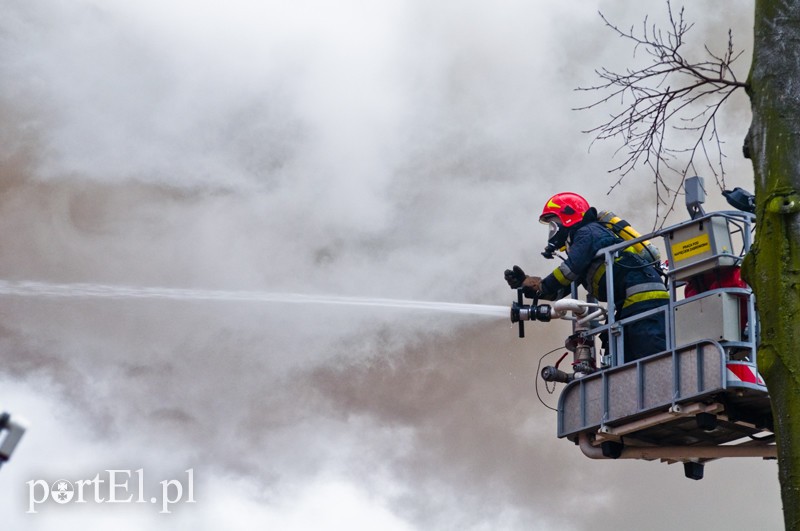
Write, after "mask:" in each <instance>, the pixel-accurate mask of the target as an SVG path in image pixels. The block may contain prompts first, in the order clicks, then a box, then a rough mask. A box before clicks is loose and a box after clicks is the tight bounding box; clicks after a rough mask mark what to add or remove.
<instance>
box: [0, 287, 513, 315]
mask: <svg viewBox="0 0 800 531" xmlns="http://www.w3.org/2000/svg"><path fill="white" fill-rule="evenodd" d="M0 295H12V296H20V297H46V298H60V297H77V298H104V299H164V300H184V301H220V302H254V303H282V304H315V305H319V304H334V305H343V306H362V307H381V308H395V309H407V310H423V311H438V312H447V313H458V314H466V315H477V316H487V317H502V316H505V315H507V312H508V309H507V307H506V306H492V305H488V304H465V303H456V302H435V301H414V300H403V299H382V298H368V297H340V296H335V295H317V294H315V295H306V294H300V293H272V292H266V291H230V290H202V289H188V288H164V287H140V286H124V285H110V284H86V283H74V284H58V283H50V282H35V281H8V280H0Z"/></svg>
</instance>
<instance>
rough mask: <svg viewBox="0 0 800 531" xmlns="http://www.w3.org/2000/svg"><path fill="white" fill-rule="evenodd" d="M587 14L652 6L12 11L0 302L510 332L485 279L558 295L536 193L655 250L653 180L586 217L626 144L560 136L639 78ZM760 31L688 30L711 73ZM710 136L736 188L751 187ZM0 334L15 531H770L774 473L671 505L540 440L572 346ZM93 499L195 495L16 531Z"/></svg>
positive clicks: (10, 308) (665, 487)
mask: <svg viewBox="0 0 800 531" xmlns="http://www.w3.org/2000/svg"><path fill="white" fill-rule="evenodd" d="M597 9H600V10H602V11H603V12H604V13H606V14H607V15H608V16H609V18H612V19H615V20H619V23H620V25H622V26H627V25H631V24H639V23H640V22H641V21H642V19H643V17H644V15H646V14H648V13H651V14H652V16H653V17H654V18H656V17H660V16H663V12H664V11H665V5H664V4H663V3H662V2H655V1H652V2H645V3H640V2H623V3H620V2H600V3H599V4H598V5H594V6H587V5H586V3H585V2H578V1H570V2H560V3H558V5H538V4H532V3H530V2H523V1H520V0H501V1H499V2H493V3H492V4H491V6H488V5H487V4H486V3H485V2H477V1H472V0H470V1H466V2H465V1H444V2H435V3H431V2H413V1H412V2H403V1H400V0H382V1H380V2H362V1H359V0H347V1H344V2H336V3H335V5H334V4H329V3H326V2H319V1H315V0H301V1H295V2H291V3H286V2H274V1H269V2H258V1H255V0H234V1H229V2H225V3H224V5H222V4H221V3H219V2H211V1H191V2H190V1H187V0H170V1H169V2H163V1H161V2H157V1H153V0H143V1H140V2H136V3H131V2H123V1H119V0H104V1H102V2H100V1H96V0H95V1H93V0H77V1H73V2H60V1H57V0H38V1H35V2H31V1H28V0H6V1H5V2H4V9H3V17H2V18H0V42H2V46H0V76H2V79H3V83H2V84H0V140H1V141H2V142H0V248H2V249H3V252H2V253H0V278H2V279H4V280H9V281H21V280H31V281H42V282H58V283H73V282H80V283H92V282H97V283H103V284H112V285H114V284H120V285H134V286H161V287H171V288H187V289H191V288H195V289H220V290H257V291H274V292H280V293H300V294H308V295H314V294H321V295H338V296H358V297H381V298H397V299H413V300H425V301H451V302H464V303H473V304H490V305H502V304H506V303H508V302H510V301H511V299H512V296H513V293H512V292H510V291H509V290H508V289H507V287H506V286H505V284H504V282H503V280H502V277H501V273H502V271H503V270H504V269H505V268H506V267H508V266H510V265H512V264H514V263H518V264H520V265H521V266H522V267H523V268H525V269H526V270H528V271H529V273H537V272H540V273H543V272H546V271H547V270H548V269H550V268H552V267H553V263H552V262H547V261H545V260H544V259H543V258H541V257H540V256H539V249H540V247H542V245H543V243H544V239H545V234H544V231H543V229H541V228H540V227H539V226H538V224H536V223H535V218H536V214H537V212H536V210H537V208H540V205H541V202H542V199H543V198H545V197H546V196H548V195H550V194H552V193H554V192H557V191H560V190H566V189H570V190H574V191H580V192H581V193H582V194H584V195H585V196H586V197H587V198H589V199H590V201H591V202H592V203H594V204H598V205H603V206H609V207H612V208H614V209H615V210H617V211H619V212H620V213H623V215H624V216H625V217H626V218H627V219H628V220H630V221H631V222H632V223H633V224H634V225H636V226H639V227H644V229H643V230H645V229H646V228H648V225H650V224H652V222H653V219H652V209H651V208H650V207H648V206H646V205H650V204H652V201H653V198H652V185H651V184H650V183H649V182H648V181H647V179H643V178H639V177H642V176H643V175H632V176H629V177H628V178H626V181H625V186H623V187H619V188H616V189H615V190H614V192H613V193H612V194H611V195H610V196H609V195H607V192H608V190H609V188H610V186H611V185H612V184H613V182H614V181H615V180H616V177H615V176H613V175H611V176H606V174H605V168H606V167H612V166H613V162H609V161H611V160H612V157H613V153H614V150H615V149H616V146H611V145H608V146H606V145H601V144H597V145H595V146H594V147H592V150H591V152H589V150H588V149H589V143H590V138H589V137H587V136H586V135H582V134H581V130H585V129H588V128H590V127H592V126H593V125H596V123H597V122H598V121H600V120H602V119H603V116H604V114H603V112H604V111H603V110H602V109H598V110H596V111H593V112H587V113H576V112H573V111H572V110H571V109H572V108H574V107H577V106H580V105H581V97H582V96H581V95H579V94H575V93H574V92H572V90H573V89H574V88H575V87H577V86H580V85H584V86H585V85H589V84H592V82H593V77H592V71H593V69H594V68H596V67H599V66H602V65H608V66H609V67H612V66H614V65H625V64H627V62H628V61H630V60H631V57H630V55H631V51H630V50H629V49H627V48H624V47H621V46H620V44H621V43H619V42H618V41H616V40H614V39H613V38H612V37H611V35H610V33H609V32H608V31H607V30H604V28H603V27H602V22H601V20H600V19H599V17H598V16H597V14H596V10H597ZM751 10H752V6H750V3H749V2H745V1H744V0H742V1H737V2H734V3H732V4H730V5H729V7H728V9H727V10H726V12H725V17H724V18H722V17H721V15H719V14H718V12H719V10H718V6H717V5H716V4H715V3H712V2H700V3H697V5H692V6H691V7H690V8H689V11H688V13H687V14H688V16H690V17H693V18H696V19H697V26H696V27H695V28H694V29H693V30H692V35H693V36H694V38H696V39H698V42H697V44H698V45H702V44H703V42H709V43H713V42H720V41H719V38H720V35H721V36H722V37H721V38H722V39H726V31H725V30H727V28H728V27H729V26H732V27H734V33H735V35H742V36H743V39H745V38H749V32H751V13H750V11H751ZM729 18H730V20H729ZM721 27H724V30H721V29H720V28H721ZM706 36H709V38H708V39H706V38H705V37H706ZM723 42H724V40H723ZM740 44H741V45H742V46H746V45H747V43H746V42H742V43H740ZM744 62H745V63H746V58H745V60H744ZM746 67H747V65H746V64H743V65H742V68H744V69H746ZM744 76H746V70H745V71H744V72H743V74H742V77H744ZM731 109H732V110H731V111H730V114H729V115H728V116H730V117H732V118H730V119H728V120H727V121H726V122H725V128H726V130H725V132H726V135H727V136H726V137H727V138H728V139H729V141H730V144H731V146H736V147H732V148H731V149H730V153H731V163H730V165H729V169H731V176H730V179H731V180H732V181H734V182H729V185H730V186H734V185H738V186H743V187H748V182H749V181H750V176H751V173H750V169H749V167H748V165H747V163H746V161H738V152H739V148H738V146H739V142H740V139H741V138H743V136H744V134H745V132H746V130H747V126H748V125H749V117H748V115H747V107H746V101H738V102H735V103H734V105H733V106H732V107H731ZM709 195H713V194H712V193H711V192H709ZM712 201H713V200H712ZM676 216H678V217H677V219H681V214H680V213H677V214H676ZM0 311H1V312H2V313H1V314H0V315H2V320H1V321H0V359H1V360H2V371H1V372H0V377H2V380H0V406H2V407H3V409H4V410H8V411H11V412H13V413H15V414H19V415H22V416H24V417H26V418H28V419H29V420H30V422H31V428H30V430H29V432H28V433H27V434H26V435H25V438H24V439H23V441H22V443H21V444H20V447H19V449H18V452H17V453H16V454H15V455H14V457H13V459H12V460H11V461H10V462H9V463H8V464H7V465H6V466H5V467H4V468H3V469H2V470H0V485H2V487H1V488H2V492H3V493H4V497H3V498H0V508H2V513H3V514H4V515H6V516H5V517H6V520H7V521H9V522H10V525H9V527H10V528H19V529H22V528H26V529H54V528H56V527H58V529H78V528H80V529H85V528H95V529H101V528H104V527H106V528H107V527H110V526H112V525H113V527H114V528H115V529H126V528H129V529H142V528H147V529H177V528H189V527H191V528H195V529H219V528H220V527H223V526H225V527H228V528H231V529H252V528H254V527H259V528H264V529H298V530H299V529H309V528H314V529H345V528H346V529H397V530H409V529H474V530H480V529H509V530H515V529H542V530H552V529H559V530H561V529H574V530H583V529H626V528H627V529H630V528H639V527H647V528H648V529H664V530H666V529H673V528H674V527H675V520H674V519H675V518H681V521H682V522H686V521H687V520H686V519H689V518H691V520H690V521H691V522H693V524H696V526H697V527H698V528H700V527H709V526H711V527H722V526H723V525H726V526H727V527H736V528H741V527H744V526H745V525H751V526H757V527H759V528H764V527H769V526H770V524H771V525H772V526H773V527H776V526H779V525H780V524H779V522H780V521H781V517H780V503H779V501H778V489H777V477H776V469H775V466H774V464H773V463H764V462H754V461H747V462H718V463H712V464H710V465H709V466H708V467H707V470H706V474H707V478H706V479H704V480H703V481H702V482H700V483H694V482H689V481H688V480H685V479H684V478H683V474H682V470H681V469H678V468H676V467H672V466H666V465H660V464H655V463H640V462H635V463H631V462H626V463H621V462H620V463H617V462H592V461H590V460H588V459H586V458H584V457H583V456H582V455H581V454H580V452H579V451H578V449H577V448H574V447H573V446H572V445H571V444H569V443H567V442H566V441H560V440H558V439H556V437H555V431H556V427H555V414H554V413H553V412H551V411H550V410H548V409H547V408H546V407H545V406H544V405H543V404H542V403H540V401H539V399H538V397H537V388H536V385H535V381H536V378H537V370H538V363H539V358H540V357H541V356H542V355H543V354H545V353H546V352H547V351H548V350H550V349H558V348H559V346H560V345H563V338H564V334H565V333H566V331H567V330H568V327H567V326H566V325H565V324H564V323H552V324H548V325H545V324H541V323H537V324H532V325H531V326H529V327H528V336H529V337H528V338H527V339H525V340H520V339H517V338H516V330H515V329H514V328H513V327H511V325H510V324H509V323H507V322H506V320H505V319H503V318H495V317H487V316H465V315H455V314H454V315H449V314H442V313H433V312H419V311H409V310H402V309H390V308H358V307H337V306H331V305H315V304H313V303H310V304H307V305H295V304H292V305H282V304H260V303H250V302H241V301H240V302H220V301H206V302H203V301H169V300H122V299H118V300H105V299H88V298H81V297H75V298H71V299H70V298H52V299H47V298H33V297H15V296H6V297H4V299H3V305H2V310H0ZM559 353H560V351H559ZM540 386H541V384H540ZM538 393H539V394H540V395H541V397H542V399H543V400H544V401H545V402H546V403H547V404H548V405H550V406H554V405H555V402H556V399H557V398H556V397H557V395H551V394H548V391H547V390H546V389H544V388H543V387H539V389H538ZM108 469H127V470H136V469H143V470H144V471H145V473H146V474H147V477H148V479H149V480H150V481H151V482H153V483H154V484H156V485H157V484H158V481H161V480H165V479H171V478H175V477H182V475H184V474H185V473H184V471H185V470H187V469H193V470H194V477H195V487H194V488H195V492H196V499H197V503H196V504H194V505H188V504H183V505H176V506H175V511H174V513H173V514H158V510H157V508H155V507H151V506H150V504H147V503H145V504H120V505H116V506H115V505H109V504H92V503H89V504H86V505H84V506H78V505H72V506H69V507H66V506H58V505H55V504H49V505H42V507H41V510H40V511H39V512H38V513H37V514H26V512H25V511H26V510H27V508H28V490H27V489H28V488H27V486H26V482H28V481H30V480H34V479H46V480H49V481H53V480H56V479H59V478H66V479H70V480H73V479H91V478H92V477H94V476H95V474H97V473H102V472H103V471H105V470H108ZM754 482H757V483H758V485H755V484H754ZM743 499H746V500H748V503H745V504H743V503H741V500H743ZM709 507H714V510H709ZM753 507H761V509H760V510H759V512H758V513H757V514H756V513H755V512H754V511H753V509H752V508H753ZM112 522H113V524H112ZM643 522H646V524H645V523H643Z"/></svg>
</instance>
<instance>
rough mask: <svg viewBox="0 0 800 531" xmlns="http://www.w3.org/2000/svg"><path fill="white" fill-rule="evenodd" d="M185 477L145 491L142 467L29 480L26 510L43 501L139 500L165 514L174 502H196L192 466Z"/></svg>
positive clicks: (107, 501)
mask: <svg viewBox="0 0 800 531" xmlns="http://www.w3.org/2000/svg"><path fill="white" fill-rule="evenodd" d="M185 473H186V477H185V478H181V479H165V480H163V481H160V482H158V485H159V487H155V486H154V487H153V488H152V489H149V492H148V493H147V494H146V493H145V488H146V483H145V477H144V469H143V468H139V469H137V470H104V471H103V472H102V473H98V474H96V475H95V476H94V477H93V478H91V479H78V480H71V481H70V480H67V479H57V480H55V481H47V480H44V479H32V480H30V481H27V482H25V484H26V485H27V486H28V510H27V512H28V513H31V514H35V513H36V512H38V511H37V509H38V508H39V506H40V505H42V504H44V503H55V504H58V505H66V504H89V503H103V504H106V503H110V504H120V503H142V504H151V505H153V506H156V507H158V508H159V509H160V510H159V513H162V514H169V513H171V512H172V508H173V506H174V505H175V504H178V503H196V502H195V499H194V469H193V468H190V469H188V470H185Z"/></svg>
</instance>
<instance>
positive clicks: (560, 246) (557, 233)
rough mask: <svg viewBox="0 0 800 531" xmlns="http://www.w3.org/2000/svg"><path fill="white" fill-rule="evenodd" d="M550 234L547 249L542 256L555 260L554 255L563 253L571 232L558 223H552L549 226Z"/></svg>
mask: <svg viewBox="0 0 800 531" xmlns="http://www.w3.org/2000/svg"><path fill="white" fill-rule="evenodd" d="M547 225H548V230H549V234H548V235H547V247H545V248H544V252H543V253H542V256H544V257H545V258H547V259H551V258H553V253H555V252H556V251H563V250H564V248H565V247H566V245H567V236H568V235H569V230H568V229H567V228H566V227H564V225H562V224H561V223H559V222H558V221H550V222H549V223H548V224H547Z"/></svg>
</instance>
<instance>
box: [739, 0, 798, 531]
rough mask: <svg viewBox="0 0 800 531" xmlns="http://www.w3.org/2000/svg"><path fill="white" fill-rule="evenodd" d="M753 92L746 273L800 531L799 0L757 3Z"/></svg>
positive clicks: (790, 517) (788, 516)
mask: <svg viewBox="0 0 800 531" xmlns="http://www.w3.org/2000/svg"><path fill="white" fill-rule="evenodd" d="M748 94H749V95H750V102H751V105H752V110H753V121H752V124H751V126H750V132H749V134H748V138H747V140H746V142H745V146H746V148H745V151H746V153H747V152H749V156H750V158H751V159H752V162H753V170H754V173H755V192H756V216H757V221H758V224H757V228H756V236H755V244H754V246H753V250H752V252H751V253H750V255H748V257H747V258H746V259H745V264H744V273H745V278H746V279H747V281H748V282H749V283H750V285H751V286H752V287H753V291H754V292H755V294H756V300H757V301H758V310H759V315H760V318H761V342H760V346H759V350H758V367H759V371H760V372H761V375H762V376H763V377H764V379H765V381H766V383H767V387H768V388H769V392H770V397H771V399H772V411H773V415H774V419H775V432H776V435H777V444H778V465H779V467H778V468H779V478H780V484H781V497H782V500H783V512H784V522H785V526H786V529H789V530H800V0H756V2H755V40H754V45H753V63H752V66H751V70H750V79H749V87H748Z"/></svg>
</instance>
